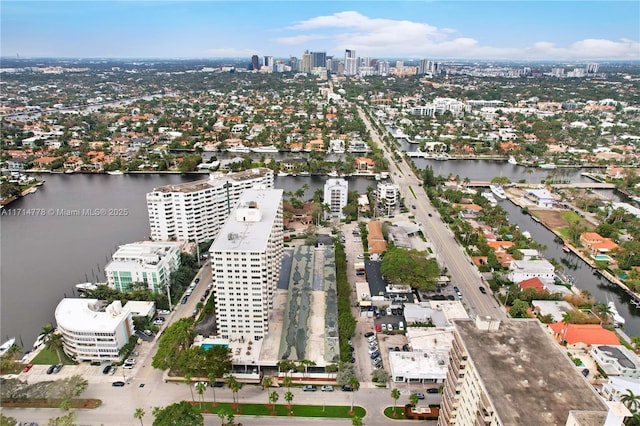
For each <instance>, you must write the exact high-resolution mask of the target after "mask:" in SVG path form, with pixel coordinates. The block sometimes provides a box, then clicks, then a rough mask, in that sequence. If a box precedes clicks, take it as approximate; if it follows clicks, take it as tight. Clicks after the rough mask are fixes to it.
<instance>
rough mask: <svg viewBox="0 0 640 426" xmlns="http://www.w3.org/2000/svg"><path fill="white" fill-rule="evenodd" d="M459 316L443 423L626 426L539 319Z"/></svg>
mask: <svg viewBox="0 0 640 426" xmlns="http://www.w3.org/2000/svg"><path fill="white" fill-rule="evenodd" d="M453 322H454V328H455V331H454V339H453V347H452V349H451V352H450V355H449V368H448V372H447V378H446V381H445V387H444V390H443V393H442V403H441V406H440V416H439V417H438V426H453V425H461V426H467V425H483V426H499V425H571V426H580V425H582V426H586V425H611V426H615V425H621V424H622V420H623V418H624V414H622V415H621V414H620V411H619V410H617V409H609V407H608V406H607V405H606V404H605V403H604V402H603V400H602V399H601V398H600V396H599V395H598V394H597V393H596V392H595V390H594V388H593V387H592V386H591V384H590V383H589V381H588V380H587V379H586V378H585V377H583V376H582V374H580V370H578V369H577V368H576V366H575V365H574V364H573V362H571V360H570V359H569V357H568V356H567V355H566V353H565V351H564V350H563V349H562V348H561V347H560V346H558V345H557V344H556V342H555V341H554V340H553V338H552V337H551V336H550V335H549V333H547V332H546V331H545V330H544V329H543V327H542V325H541V323H540V322H539V321H538V320H537V319H512V320H506V321H497V320H491V318H488V319H482V318H480V317H477V318H476V319H475V320H454V321H453Z"/></svg>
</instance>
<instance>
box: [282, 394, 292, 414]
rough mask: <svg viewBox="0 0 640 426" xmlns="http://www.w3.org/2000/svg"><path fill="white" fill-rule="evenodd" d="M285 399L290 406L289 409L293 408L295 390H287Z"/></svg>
mask: <svg viewBox="0 0 640 426" xmlns="http://www.w3.org/2000/svg"><path fill="white" fill-rule="evenodd" d="M284 400H285V401H287V406H288V407H289V410H291V401H293V392H291V391H286V392H285V393H284Z"/></svg>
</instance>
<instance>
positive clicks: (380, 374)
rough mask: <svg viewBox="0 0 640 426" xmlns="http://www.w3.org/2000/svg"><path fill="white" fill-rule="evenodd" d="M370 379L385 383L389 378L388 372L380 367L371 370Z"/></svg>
mask: <svg viewBox="0 0 640 426" xmlns="http://www.w3.org/2000/svg"><path fill="white" fill-rule="evenodd" d="M371 380H372V381H373V382H375V383H383V384H384V383H387V380H389V373H387V372H386V371H384V370H383V369H382V368H380V369H376V370H373V373H371Z"/></svg>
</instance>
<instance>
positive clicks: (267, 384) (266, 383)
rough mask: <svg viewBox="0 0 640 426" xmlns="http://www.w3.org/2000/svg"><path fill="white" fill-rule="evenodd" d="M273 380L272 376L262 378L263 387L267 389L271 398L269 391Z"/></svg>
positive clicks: (268, 396)
mask: <svg viewBox="0 0 640 426" xmlns="http://www.w3.org/2000/svg"><path fill="white" fill-rule="evenodd" d="M272 384H273V383H272V380H271V377H263V378H262V389H265V388H266V389H267V398H268V399H269V400H271V395H270V394H269V392H270V391H271V385H272Z"/></svg>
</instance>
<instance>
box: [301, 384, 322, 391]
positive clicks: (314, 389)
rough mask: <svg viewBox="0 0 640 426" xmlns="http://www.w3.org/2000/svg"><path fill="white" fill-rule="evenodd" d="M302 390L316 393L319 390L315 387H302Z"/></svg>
mask: <svg viewBox="0 0 640 426" xmlns="http://www.w3.org/2000/svg"><path fill="white" fill-rule="evenodd" d="M302 390H303V391H305V392H315V391H317V390H318V388H316V387H315V385H304V386H303V387H302Z"/></svg>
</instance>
